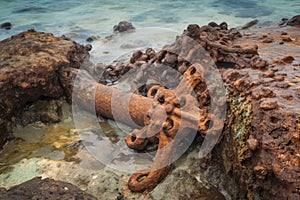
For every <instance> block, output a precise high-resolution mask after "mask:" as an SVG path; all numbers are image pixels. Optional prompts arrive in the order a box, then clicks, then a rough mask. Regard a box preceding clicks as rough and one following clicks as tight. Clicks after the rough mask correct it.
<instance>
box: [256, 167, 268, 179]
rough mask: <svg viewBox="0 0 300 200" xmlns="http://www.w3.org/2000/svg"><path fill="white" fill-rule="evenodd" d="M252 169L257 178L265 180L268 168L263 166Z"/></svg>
mask: <svg viewBox="0 0 300 200" xmlns="http://www.w3.org/2000/svg"><path fill="white" fill-rule="evenodd" d="M253 171H254V174H255V176H256V178H257V179H259V180H265V179H266V176H267V174H268V169H267V168H266V167H263V166H256V167H254V169H253Z"/></svg>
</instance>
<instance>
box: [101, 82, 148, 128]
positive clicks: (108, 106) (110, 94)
mask: <svg viewBox="0 0 300 200" xmlns="http://www.w3.org/2000/svg"><path fill="white" fill-rule="evenodd" d="M152 104H153V99H151V98H147V97H144V96H140V95H137V94H131V95H130V94H128V93H127V92H124V91H121V90H118V89H116V88H113V87H110V86H106V85H103V84H97V87H96V92H95V109H96V111H97V113H98V114H99V115H101V116H103V117H106V118H109V119H114V118H115V117H114V114H113V109H115V112H116V111H117V114H118V119H117V120H119V121H121V122H122V123H125V124H128V125H131V126H136V125H139V126H144V124H145V123H144V120H145V116H146V113H147V112H148V110H149V109H150V108H151V106H152ZM128 113H129V115H130V118H128Z"/></svg>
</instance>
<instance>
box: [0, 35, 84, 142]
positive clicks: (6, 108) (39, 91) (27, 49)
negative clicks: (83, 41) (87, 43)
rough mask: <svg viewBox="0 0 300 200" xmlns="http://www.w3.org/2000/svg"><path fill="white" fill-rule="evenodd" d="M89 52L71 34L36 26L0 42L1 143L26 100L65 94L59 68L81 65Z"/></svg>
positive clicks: (30, 100)
mask: <svg viewBox="0 0 300 200" xmlns="http://www.w3.org/2000/svg"><path fill="white" fill-rule="evenodd" d="M87 54H88V51H87V48H86V47H84V46H82V45H79V44H76V43H75V42H73V41H71V40H69V39H68V38H65V37H55V36H54V35H53V34H49V33H42V32H36V31H34V30H29V31H26V32H23V33H20V34H18V35H15V36H12V37H11V38H8V39H6V40H3V41H1V42H0V94H1V96H0V105H1V106H0V127H1V129H0V146H2V145H3V144H4V143H5V141H6V140H7V139H8V137H9V133H8V132H9V130H10V125H9V122H10V121H11V118H12V117H13V116H15V115H16V114H17V113H18V112H19V111H20V109H22V108H23V107H24V106H25V105H26V104H28V103H32V102H35V101H37V100H38V99H40V98H50V99H51V98H54V99H58V98H60V97H62V96H64V90H63V88H62V85H61V83H60V81H59V76H58V74H59V71H60V70H61V69H65V68H79V67H80V66H81V63H82V62H83V60H84V59H85V57H86V56H87ZM44 117H46V116H44ZM45 120H46V119H45Z"/></svg>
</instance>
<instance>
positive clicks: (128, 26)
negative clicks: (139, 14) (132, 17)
mask: <svg viewBox="0 0 300 200" xmlns="http://www.w3.org/2000/svg"><path fill="white" fill-rule="evenodd" d="M134 29H135V27H134V26H133V25H132V23H130V22H127V21H121V22H119V24H118V25H115V26H114V27H113V30H114V32H119V33H122V32H125V31H129V30H134Z"/></svg>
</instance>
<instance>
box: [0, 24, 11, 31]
mask: <svg viewBox="0 0 300 200" xmlns="http://www.w3.org/2000/svg"><path fill="white" fill-rule="evenodd" d="M0 28H2V29H6V30H9V29H11V28H12V25H11V23H10V22H4V23H3V24H1V25H0Z"/></svg>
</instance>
